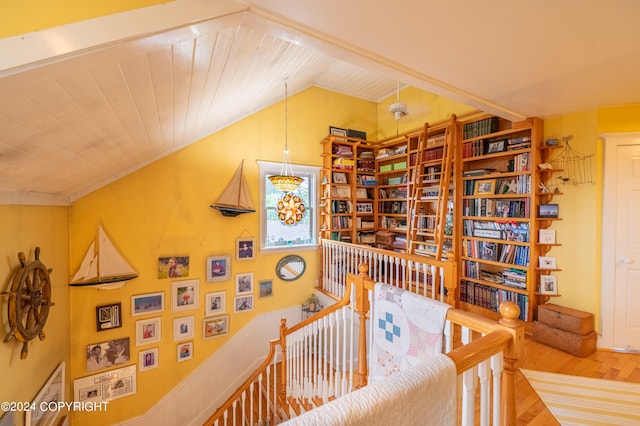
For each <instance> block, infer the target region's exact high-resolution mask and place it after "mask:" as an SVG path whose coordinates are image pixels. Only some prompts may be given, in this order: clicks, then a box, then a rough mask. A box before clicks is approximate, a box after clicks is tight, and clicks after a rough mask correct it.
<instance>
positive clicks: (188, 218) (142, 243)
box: [70, 88, 376, 424]
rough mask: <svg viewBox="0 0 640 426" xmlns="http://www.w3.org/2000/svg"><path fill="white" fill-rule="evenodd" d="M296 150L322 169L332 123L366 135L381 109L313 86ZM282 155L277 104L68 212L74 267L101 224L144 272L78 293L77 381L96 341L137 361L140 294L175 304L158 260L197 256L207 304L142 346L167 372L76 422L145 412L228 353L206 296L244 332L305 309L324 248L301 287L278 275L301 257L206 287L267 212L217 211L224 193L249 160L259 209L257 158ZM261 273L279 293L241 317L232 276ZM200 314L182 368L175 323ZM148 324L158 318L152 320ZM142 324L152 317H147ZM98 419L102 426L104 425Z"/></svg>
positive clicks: (263, 264) (167, 315)
mask: <svg viewBox="0 0 640 426" xmlns="http://www.w3.org/2000/svg"><path fill="white" fill-rule="evenodd" d="M288 109H289V120H288V121H289V135H288V136H289V137H288V142H289V151H290V156H291V161H292V162H293V163H297V164H308V165H316V166H320V165H321V161H322V158H321V157H320V153H321V148H322V146H321V144H320V141H321V140H322V138H323V137H325V136H326V135H327V133H328V130H329V129H328V128H329V126H330V125H333V126H338V127H352V128H356V129H358V130H363V131H366V132H373V131H374V129H375V115H376V105H375V104H374V103H371V102H366V101H361V100H357V99H354V98H350V97H347V96H343V95H339V94H336V93H333V92H329V91H326V90H322V89H317V88H312V89H309V90H306V91H304V92H302V93H300V94H297V95H294V96H291V97H290V98H289V108H288ZM283 148H284V105H283V103H282V102H281V103H278V104H276V105H274V106H272V107H269V108H267V109H265V110H263V111H260V112H258V113H257V114H254V115H253V116H251V117H249V118H247V119H245V120H242V121H241V122H238V123H237V124H235V125H233V126H230V127H229V128H226V129H224V130H222V131H220V132H218V133H216V134H214V135H211V136H209V137H206V138H204V139H203V140H201V141H199V142H197V143H195V144H193V145H191V146H189V147H187V148H184V149H182V150H180V151H178V152H176V153H174V154H172V155H170V156H169V157H166V158H164V159H161V160H160V161H157V162H155V163H153V164H151V165H149V166H147V167H145V168H144V169H142V170H139V171H137V172H135V173H133V174H131V175H129V176H126V177H125V178H123V179H120V180H118V181H117V182H114V183H112V184H110V185H108V186H107V187H105V188H102V189H100V190H98V191H96V192H94V193H92V194H90V195H88V196H86V197H84V198H83V199H81V200H79V201H77V202H75V203H74V205H73V206H72V207H71V214H70V263H71V265H72V269H73V270H74V271H75V268H76V267H77V265H79V263H80V261H81V259H82V256H83V255H84V252H85V250H86V248H87V247H88V245H89V243H90V241H91V239H92V238H93V236H94V234H95V231H96V225H97V224H98V223H102V224H103V226H104V227H105V229H106V230H107V232H108V233H109V234H110V235H111V236H112V237H113V240H114V242H115V243H116V245H117V246H118V247H119V248H120V250H121V251H122V253H123V254H124V255H125V256H126V257H127V258H128V260H130V262H131V263H132V264H133V265H134V266H135V267H136V268H137V269H138V271H139V273H140V276H139V278H137V279H135V280H133V281H131V282H129V283H128V284H127V285H126V286H125V287H124V288H122V289H118V290H111V291H105V290H101V291H98V290H95V289H88V288H73V289H71V304H72V309H71V321H72V323H73V324H82V326H78V327H75V328H74V333H73V335H72V337H71V354H72V355H71V376H72V377H73V378H77V377H82V376H85V375H87V374H88V373H87V371H86V359H85V347H86V346H87V345H89V344H91V343H97V342H103V341H108V340H111V339H117V338H123V337H127V336H128V337H129V338H130V343H131V358H132V360H133V361H135V362H137V359H138V357H137V356H138V351H139V348H138V347H136V346H135V320H137V319H139V318H140V317H134V318H131V316H130V312H131V305H130V299H131V296H132V295H134V294H141V293H149V292H160V291H164V292H165V298H166V301H167V302H168V301H169V300H170V297H169V294H170V293H169V290H170V283H171V281H173V280H169V279H158V278H157V260H158V258H159V257H165V256H171V255H181V256H182V255H188V256H190V274H189V277H188V279H200V306H201V308H200V309H198V310H193V311H186V312H179V313H172V312H171V309H170V308H169V307H168V306H167V308H166V309H165V311H164V313H162V315H161V317H162V336H163V338H162V341H161V342H160V344H157V345H156V344H150V345H145V346H142V347H141V348H142V349H149V348H153V347H156V346H157V347H159V350H160V356H159V358H160V367H159V368H157V369H154V370H149V371H143V372H139V373H138V393H137V394H136V395H134V396H131V397H127V398H121V399H118V400H114V401H112V402H111V403H110V404H109V409H108V411H107V413H106V414H97V413H84V414H82V413H77V414H76V413H74V416H75V417H74V423H76V424H89V423H91V424H98V423H105V424H108V423H113V422H117V421H122V420H124V419H127V418H130V417H134V416H138V415H141V414H144V413H145V412H146V411H147V410H148V409H149V408H151V407H152V406H153V405H154V404H155V403H156V402H157V401H158V400H159V399H160V398H162V397H163V396H164V395H165V394H166V393H167V392H168V391H169V390H170V389H172V388H173V387H174V386H176V384H178V382H180V380H182V379H183V378H184V377H185V376H187V375H188V374H189V373H190V372H192V371H193V370H194V369H195V368H196V367H197V366H198V365H199V364H200V363H201V362H202V361H203V360H205V359H206V358H207V357H208V356H209V355H211V354H212V353H213V352H215V351H216V350H217V349H218V348H220V347H221V346H222V345H223V344H224V343H225V342H226V341H227V340H228V338H229V337H230V336H227V337H222V338H217V339H213V340H206V341H203V340H202V338H201V336H202V319H203V318H204V307H203V306H204V294H205V293H207V292H212V291H221V290H226V294H227V311H228V312H230V328H231V330H230V331H231V333H234V332H236V331H238V330H240V329H241V328H242V327H243V326H244V325H246V324H247V323H248V322H249V320H250V319H251V318H253V317H254V316H255V315H256V314H258V313H263V312H268V311H272V310H277V309H282V308H286V307H291V306H295V305H299V304H301V303H303V302H304V301H305V300H306V299H307V298H308V297H309V295H310V294H311V293H312V291H313V287H314V285H315V282H316V279H317V277H318V252H317V250H311V251H302V252H300V253H299V254H300V255H302V256H303V257H304V258H305V260H306V262H307V272H306V273H305V275H304V276H303V278H301V279H299V280H297V281H294V282H289V283H287V282H284V281H281V280H279V279H277V278H276V276H275V272H274V271H275V266H276V263H277V262H278V260H279V259H280V258H281V257H282V256H284V255H286V254H291V253H293V252H284V253H282V252H281V253H277V254H262V253H260V254H259V255H258V257H257V259H256V260H254V261H249V262H246V261H245V262H236V261H235V260H232V271H231V272H232V276H231V279H230V280H229V281H225V282H215V283H207V282H206V276H205V262H206V258H207V256H211V255H225V254H227V255H231V256H233V254H234V244H235V241H236V238H238V237H248V236H253V237H256V238H257V239H258V241H259V233H260V229H259V213H253V214H245V215H241V216H238V217H236V218H227V217H223V216H222V215H221V214H220V213H219V212H218V211H217V210H213V209H211V208H210V207H209V205H210V204H211V203H212V202H214V201H215V200H216V199H217V197H218V196H219V195H220V193H221V192H222V190H223V189H224V187H225V186H226V184H227V183H228V181H229V179H230V178H231V176H232V174H233V172H234V171H235V169H236V167H237V166H238V165H239V164H240V162H241V161H242V160H243V159H244V161H245V162H244V172H245V176H246V178H247V180H248V183H249V186H250V192H251V195H252V198H253V203H254V205H255V206H258V205H259V182H258V172H259V171H258V164H257V163H256V160H266V161H277V162H279V161H281V160H282V149H283ZM245 272H253V273H254V282H255V283H256V285H257V283H258V281H260V280H265V279H273V283H274V284H273V285H274V288H273V290H274V296H273V297H270V298H264V299H260V298H257V299H256V303H255V310H254V311H253V312H250V313H242V314H234V313H233V309H232V303H233V296H234V293H235V290H234V277H235V275H236V274H238V273H245ZM111 302H121V303H122V311H123V314H124V317H123V326H122V328H119V329H114V330H108V331H103V332H100V333H98V332H96V331H95V326H94V324H95V306H97V305H100V304H106V303H111ZM185 315H195V318H196V321H195V324H196V335H195V338H194V339H193V341H194V359H193V360H191V361H187V362H181V363H178V362H177V361H176V343H174V342H173V334H172V320H173V319H174V318H177V317H181V316H185ZM147 317H154V315H148V316H147ZM143 318H144V317H143ZM96 422H98V423H96Z"/></svg>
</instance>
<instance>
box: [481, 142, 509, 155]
mask: <svg viewBox="0 0 640 426" xmlns="http://www.w3.org/2000/svg"><path fill="white" fill-rule="evenodd" d="M506 147H507V140H506V139H500V140H497V141H488V142H487V143H486V146H485V152H484V153H485V155H488V154H495V153H498V152H502V151H504V150H505V149H506Z"/></svg>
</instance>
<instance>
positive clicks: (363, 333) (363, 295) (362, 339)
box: [353, 263, 370, 389]
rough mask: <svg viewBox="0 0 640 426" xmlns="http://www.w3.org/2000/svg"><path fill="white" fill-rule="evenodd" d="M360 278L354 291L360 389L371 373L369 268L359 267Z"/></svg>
mask: <svg viewBox="0 0 640 426" xmlns="http://www.w3.org/2000/svg"><path fill="white" fill-rule="evenodd" d="M358 271H359V274H358V277H357V279H355V282H354V283H353V284H354V291H355V298H356V306H355V310H356V312H357V313H358V315H359V319H360V321H359V322H360V327H359V330H358V372H357V374H356V376H355V387H356V389H359V388H361V387H364V386H366V385H367V378H368V376H369V372H368V369H367V316H368V315H369V309H370V306H369V291H368V290H367V288H366V286H365V282H366V281H367V280H370V278H369V275H368V274H367V272H368V271H369V266H368V265H367V264H366V263H361V264H360V265H359V266H358Z"/></svg>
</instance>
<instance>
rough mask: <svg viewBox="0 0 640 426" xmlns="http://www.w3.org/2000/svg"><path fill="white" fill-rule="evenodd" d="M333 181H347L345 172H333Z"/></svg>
mask: <svg viewBox="0 0 640 426" xmlns="http://www.w3.org/2000/svg"><path fill="white" fill-rule="evenodd" d="M333 183H347V175H346V173H342V172H333Z"/></svg>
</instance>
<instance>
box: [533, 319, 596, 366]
mask: <svg viewBox="0 0 640 426" xmlns="http://www.w3.org/2000/svg"><path fill="white" fill-rule="evenodd" d="M597 336H598V335H597V334H596V332H595V331H591V332H590V333H587V334H586V335H584V336H582V335H579V334H576V333H571V332H569V331H566V330H561V329H559V328H554V327H552V326H549V325H547V324H544V323H542V322H540V321H534V322H533V340H535V341H536V342H540V343H544V344H545V345H548V346H551V347H553V348H556V349H560V350H561V351H565V352H567V353H570V354H571V355H575V356H578V357H581V358H582V357H586V356H589V355H591V354H592V353H593V352H594V351H595V350H596V339H597Z"/></svg>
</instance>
